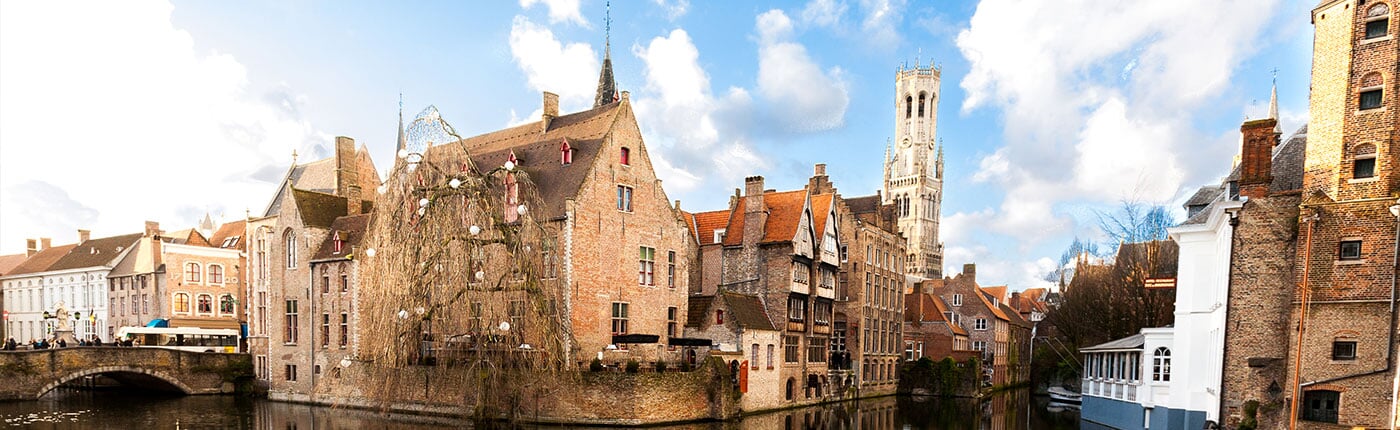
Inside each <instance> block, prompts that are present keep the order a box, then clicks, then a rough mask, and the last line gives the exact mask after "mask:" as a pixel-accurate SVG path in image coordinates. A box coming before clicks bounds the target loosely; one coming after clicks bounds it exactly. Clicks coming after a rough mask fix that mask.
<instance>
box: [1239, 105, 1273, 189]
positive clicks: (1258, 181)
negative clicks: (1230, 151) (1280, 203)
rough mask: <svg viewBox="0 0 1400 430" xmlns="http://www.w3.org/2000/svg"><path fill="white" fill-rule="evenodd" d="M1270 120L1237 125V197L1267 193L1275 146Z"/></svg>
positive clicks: (1271, 180)
mask: <svg viewBox="0 0 1400 430" xmlns="http://www.w3.org/2000/svg"><path fill="white" fill-rule="evenodd" d="M1277 124H1278V121H1277V120H1275V119H1273V118H1267V119H1260V120H1254V121H1245V123H1244V124H1243V125H1241V126H1240V134H1241V141H1242V144H1243V147H1242V148H1240V181H1239V186H1240V195H1241V196H1244V197H1249V198H1258V197H1264V196H1267V195H1268V194H1269V183H1270V182H1273V180H1274V175H1273V157H1274V146H1275V145H1278V138H1279V137H1278V135H1277V134H1274V126H1275V125H1277Z"/></svg>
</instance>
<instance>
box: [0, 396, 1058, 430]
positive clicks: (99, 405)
mask: <svg viewBox="0 0 1400 430" xmlns="http://www.w3.org/2000/svg"><path fill="white" fill-rule="evenodd" d="M0 421H2V422H3V423H0V426H4V427H6V428H35V429H90V428H104V429H105V428H113V429H139V430H155V429H201V428H232V429H277V430H310V429H435V428H442V429H447V428H466V427H470V423H468V422H464V421H459V420H455V419H448V418H435V417H422V416H412V415H396V414H383V413H378V412H373V411H362V410H351V409H344V408H334V407H326V406H311V405H303V404H292V403H280V402H270V401H266V400H259V399H249V398H244V397H232V396H162V395H158V394H152V393H149V392H144V391H124V390H104V391H88V390H74V389H59V390H55V391H53V392H51V393H50V394H48V395H46V396H44V397H43V398H42V399H40V400H37V401H25V402H4V403H0ZM540 428H542V429H543V428H549V429H555V428H588V427H557V426H555V427H540ZM652 428H660V429H674V430H681V429H685V430H690V429H696V430H699V429H707V430H708V429H724V430H731V429H739V430H748V429H764V430H768V429H852V430H855V429H860V430H867V429H869V430H893V429H950V430H954V429H958V430H960V429H968V430H1060V429H1065V430H1068V429H1078V428H1080V426H1079V414H1078V412H1077V411H1075V410H1062V409H1061V408H1058V407H1053V406H1051V405H1050V404H1049V399H1048V398H1045V397H1039V396H1032V395H1030V393H1029V391H1027V390H1016V391H1007V392H1003V393H1001V394H998V395H995V396H993V397H991V398H990V399H986V400H981V401H977V400H972V399H935V398H914V397H884V398H878V399H867V400H861V401H850V402H843V403H833V404H827V405H821V406H812V407H806V408H800V409H792V410H786V411H780V412H773V413H766V414H758V415H753V416H749V417H745V418H744V419H743V420H740V421H736V422H724V423H697V424H686V425H676V426H666V427H652Z"/></svg>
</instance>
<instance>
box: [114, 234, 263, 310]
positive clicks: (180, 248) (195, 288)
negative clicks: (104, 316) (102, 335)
mask: <svg viewBox="0 0 1400 430" xmlns="http://www.w3.org/2000/svg"><path fill="white" fill-rule="evenodd" d="M242 264H243V262H242V255H241V253H240V252H238V250H236V249H226V248H218V247H214V246H210V244H209V241H208V240H206V239H204V237H203V235H202V234H201V233H199V232H197V231H195V230H180V231H177V232H175V233H172V234H171V235H169V236H166V235H164V234H163V232H162V231H161V230H160V225H159V224H157V223H155V222H153V221H147V222H146V228H145V231H144V232H143V233H142V234H141V237H140V238H139V239H138V240H136V241H135V243H134V245H133V246H132V249H131V250H130V252H128V253H126V254H125V255H124V256H123V257H122V258H121V259H120V260H119V261H118V262H117V263H116V265H115V266H114V267H113V268H112V271H111V273H110V275H109V276H108V279H107V289H108V295H109V297H108V305H107V308H108V314H109V315H110V318H109V321H108V324H107V327H106V331H107V332H108V336H112V335H113V334H114V333H115V332H116V331H117V330H120V329H121V328H122V327H131V326H136V327H139V326H144V325H146V324H148V323H150V322H151V321H152V320H157V319H162V320H166V322H165V323H166V324H167V325H168V326H169V327H197V328H211V329H238V328H240V324H241V322H240V320H239V312H238V307H239V306H238V304H239V303H241V302H242V298H243V291H242V288H241V285H242V273H241V271H242V269H243V267H244V266H243V265H242Z"/></svg>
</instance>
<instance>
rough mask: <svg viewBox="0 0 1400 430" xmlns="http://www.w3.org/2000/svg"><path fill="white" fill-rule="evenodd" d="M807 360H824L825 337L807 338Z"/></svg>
mask: <svg viewBox="0 0 1400 430" xmlns="http://www.w3.org/2000/svg"><path fill="white" fill-rule="evenodd" d="M807 361H808V362H812V363H825V362H826V338H824V337H809V338H807Z"/></svg>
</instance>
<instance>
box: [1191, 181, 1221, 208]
mask: <svg viewBox="0 0 1400 430" xmlns="http://www.w3.org/2000/svg"><path fill="white" fill-rule="evenodd" d="M1223 191H1224V190H1223V189H1222V188H1221V187H1220V186H1219V185H1207V186H1204V187H1201V189H1199V190H1196V194H1192V195H1191V198H1189V199H1186V203H1185V204H1183V205H1182V206H1184V207H1191V206H1204V205H1208V204H1210V203H1211V202H1214V201H1215V199H1216V198H1217V197H1220V193H1221V192H1223Z"/></svg>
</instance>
